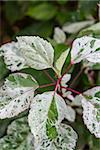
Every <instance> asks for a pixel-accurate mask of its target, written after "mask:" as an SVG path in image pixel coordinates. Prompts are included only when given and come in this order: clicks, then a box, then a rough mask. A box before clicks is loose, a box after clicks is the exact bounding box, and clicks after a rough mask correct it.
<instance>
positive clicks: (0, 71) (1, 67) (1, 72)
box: [0, 57, 9, 81]
mask: <svg viewBox="0 0 100 150" xmlns="http://www.w3.org/2000/svg"><path fill="white" fill-rule="evenodd" d="M8 73H9V70H8V69H7V68H6V65H5V63H4V60H3V58H2V57H0V81H1V80H2V79H4V77H5V76H6V75H8Z"/></svg>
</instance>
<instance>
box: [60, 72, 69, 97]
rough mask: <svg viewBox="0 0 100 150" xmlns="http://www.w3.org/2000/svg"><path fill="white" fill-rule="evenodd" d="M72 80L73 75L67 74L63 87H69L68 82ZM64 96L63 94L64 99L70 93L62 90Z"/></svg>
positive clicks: (62, 82) (62, 83)
mask: <svg viewBox="0 0 100 150" xmlns="http://www.w3.org/2000/svg"><path fill="white" fill-rule="evenodd" d="M70 79H71V74H65V75H64V76H63V78H62V80H61V86H64V87H67V86H68V85H67V82H68V81H69V80H70ZM61 90H62V94H63V97H66V96H67V95H69V92H68V91H67V90H66V89H64V88H62V89H61Z"/></svg>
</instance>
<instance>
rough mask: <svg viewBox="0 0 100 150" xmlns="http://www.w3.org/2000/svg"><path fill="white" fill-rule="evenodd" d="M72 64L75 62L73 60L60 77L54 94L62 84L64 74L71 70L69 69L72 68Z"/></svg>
mask: <svg viewBox="0 0 100 150" xmlns="http://www.w3.org/2000/svg"><path fill="white" fill-rule="evenodd" d="M72 65H73V62H71V63H70V64H69V66H68V67H67V69H66V71H65V73H64V74H63V75H62V76H61V77H60V78H58V80H57V83H56V86H55V90H54V93H53V96H54V94H55V92H56V91H57V89H58V85H59V84H60V81H61V80H62V78H63V76H64V75H65V74H66V73H67V72H68V71H69V69H70V68H71V66H72Z"/></svg>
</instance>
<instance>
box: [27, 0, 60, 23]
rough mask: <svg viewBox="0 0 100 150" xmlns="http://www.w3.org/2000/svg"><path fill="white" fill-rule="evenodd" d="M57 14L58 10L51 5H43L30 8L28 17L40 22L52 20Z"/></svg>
mask: <svg viewBox="0 0 100 150" xmlns="http://www.w3.org/2000/svg"><path fill="white" fill-rule="evenodd" d="M56 13H57V8H56V7H55V6H54V5H52V4H50V3H41V4H39V5H36V6H34V7H30V8H29V10H28V12H27V15H29V16H30V17H33V18H35V19H38V20H50V19H52V18H53V17H54V16H55V15H56Z"/></svg>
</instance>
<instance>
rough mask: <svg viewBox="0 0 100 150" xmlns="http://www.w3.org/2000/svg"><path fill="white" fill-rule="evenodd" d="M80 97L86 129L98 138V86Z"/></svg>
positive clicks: (99, 92)
mask: <svg viewBox="0 0 100 150" xmlns="http://www.w3.org/2000/svg"><path fill="white" fill-rule="evenodd" d="M83 95H84V96H82V95H81V96H80V99H81V101H82V107H83V119H84V123H85V124H86V126H87V128H88V129H89V130H90V132H91V133H92V134H94V135H95V136H96V137H97V138H100V86H97V87H94V88H92V89H89V90H87V91H86V92H84V93H83Z"/></svg>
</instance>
